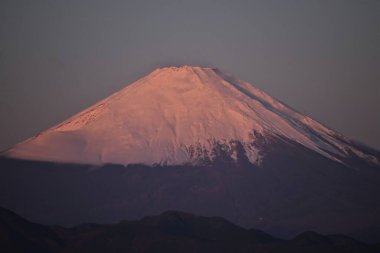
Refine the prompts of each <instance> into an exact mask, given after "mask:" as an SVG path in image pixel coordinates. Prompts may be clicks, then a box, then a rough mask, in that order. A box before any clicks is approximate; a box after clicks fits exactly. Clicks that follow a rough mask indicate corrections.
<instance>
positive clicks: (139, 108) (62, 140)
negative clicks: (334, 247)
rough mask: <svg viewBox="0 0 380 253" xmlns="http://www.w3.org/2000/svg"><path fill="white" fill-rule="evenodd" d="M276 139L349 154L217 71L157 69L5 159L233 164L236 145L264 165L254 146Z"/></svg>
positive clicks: (327, 134)
mask: <svg viewBox="0 0 380 253" xmlns="http://www.w3.org/2000/svg"><path fill="white" fill-rule="evenodd" d="M258 137H263V138H265V139H268V140H269V139H270V138H271V137H282V138H285V139H289V140H292V141H294V142H297V143H299V144H302V145H303V146H305V147H307V148H308V149H311V150H313V151H315V152H318V153H319V154H322V155H323V156H325V157H328V158H330V159H333V160H336V161H340V160H341V159H340V158H343V157H346V156H348V155H349V154H356V155H357V156H359V157H362V158H364V159H366V160H368V161H373V162H376V163H378V161H377V160H376V158H374V157H373V156H371V155H369V154H366V153H363V152H362V151H361V150H359V149H357V148H355V147H354V146H353V145H351V142H350V140H348V139H346V138H345V137H343V136H341V135H339V134H337V133H335V132H334V131H332V130H330V129H328V128H326V127H325V126H323V125H321V124H320V123H318V122H316V121H314V120H313V119H311V118H309V117H307V116H304V115H301V114H299V113H297V112H295V111H294V110H292V109H291V108H289V107H288V106H286V105H284V104H283V103H281V102H279V101H277V100H276V99H274V98H272V97H271V96H269V95H268V94H266V93H265V92H263V91H261V90H259V89H257V88H255V87H253V86H252V85H250V84H248V83H246V82H243V81H241V80H238V79H236V78H234V77H233V76H231V75H228V74H225V73H223V72H221V71H219V70H218V69H213V68H201V67H190V66H183V67H165V68H159V69H156V70H155V71H153V72H152V73H150V74H149V75H147V76H146V77H144V78H142V79H140V80H138V81H136V82H135V83H133V84H131V85H129V86H127V87H125V88H124V89H122V90H120V91H118V92H116V93H115V94H113V95H111V96H110V97H108V98H106V99H104V100H102V101H100V102H98V103H97V104H95V105H94V106H91V107H90V108H88V109H86V110H84V111H83V112H81V113H79V114H77V115H75V116H73V117H71V118H70V119H68V120H66V121H64V122H63V123H61V124H59V125H57V126H55V127H53V128H51V129H49V130H47V131H44V132H42V133H40V134H38V135H37V136H35V137H32V138H30V139H28V140H26V141H24V142H22V143H20V144H17V145H16V146H14V147H13V148H11V149H10V150H8V151H7V152H6V153H5V155H6V156H8V157H13V158H21V159H28V160H43V161H56V162H69V163H89V164H105V163H114V164H137V163H142V164H148V165H153V164H170V165H175V164H186V163H191V164H197V163H199V162H201V161H204V160H209V161H213V160H214V159H215V152H213V149H214V147H215V145H222V147H223V148H224V149H227V151H228V154H229V155H230V157H231V158H232V159H234V160H236V159H237V155H238V154H237V152H238V151H239V150H238V149H237V148H236V146H237V145H239V144H241V145H242V147H243V149H244V153H245V155H246V156H247V158H248V159H249V161H250V162H251V163H254V164H260V162H261V161H262V159H264V157H263V154H262V153H261V152H260V147H259V146H257V145H255V139H256V138H258Z"/></svg>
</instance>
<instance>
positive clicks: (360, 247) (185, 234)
mask: <svg viewBox="0 0 380 253" xmlns="http://www.w3.org/2000/svg"><path fill="white" fill-rule="evenodd" d="M0 233H1V235H2V236H1V237H0V251H1V252H15V253H24V252H25V253H32V252H49V253H55V252H60V253H73V252H83V253H85V252H92V253H94V252H115V253H117V252H152V253H153V252H199V253H202V252H207V253H209V252H218V253H220V252H257V253H270V252H271V253H276V252H281V253H284V252H303V253H312V252H326V253H335V252H337V253H338V252H339V253H346V252H347V253H355V252H357V253H376V252H379V250H380V249H379V247H378V246H375V245H367V244H364V243H361V242H359V241H356V240H354V239H352V238H349V237H345V236H342V235H329V236H323V235H320V234H317V233H315V232H305V233H302V234H300V235H299V236H297V237H296V238H294V239H292V240H281V239H277V238H275V237H272V236H270V235H268V234H266V233H264V232H262V231H259V230H254V229H249V230H248V229H244V228H241V227H238V226H236V225H234V224H232V223H230V222H229V221H227V220H225V219H223V218H220V217H202V216H196V215H192V214H189V213H183V212H176V211H168V212H165V213H162V214H161V215H159V216H150V217H145V218H143V219H141V220H139V221H122V222H119V223H115V224H103V225H99V224H85V225H80V226H76V227H73V228H63V227H59V226H51V227H47V226H42V225H39V224H35V223H31V222H29V221H27V220H25V219H23V218H21V217H19V216H18V215H16V214H14V213H12V212H10V211H8V210H6V209H2V208H0Z"/></svg>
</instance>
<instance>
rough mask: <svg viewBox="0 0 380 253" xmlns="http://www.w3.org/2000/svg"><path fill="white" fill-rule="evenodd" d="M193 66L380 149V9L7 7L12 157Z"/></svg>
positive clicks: (341, 2)
mask: <svg viewBox="0 0 380 253" xmlns="http://www.w3.org/2000/svg"><path fill="white" fill-rule="evenodd" d="M184 64H187V65H203V66H214V67H218V68H220V69H221V70H224V71H227V72H229V73H232V74H234V75H235V76H237V77H238V78H240V79H243V80H245V81H248V82H250V83H252V84H253V85H255V86H256V87H258V88H261V89H263V90H265V91H267V92H268V93H269V94H271V95H272V96H274V97H276V98H278V99H280V100H281V101H283V102H285V103H286V104H288V105H290V106H292V107H294V108H295V109H297V110H298V111H300V112H302V113H305V114H307V115H309V116H311V117H313V118H314V119H317V120H319V121H321V122H322V123H324V124H326V125H327V126H329V127H331V128H333V129H335V130H337V131H339V132H341V133H343V134H346V135H347V136H349V137H352V138H354V139H357V140H360V141H363V142H365V143H367V144H370V145H372V146H374V147H377V148H379V149H380V1H378V0H356V1H354V0H319V1H317V0H315V1H313V0H308V1H306V0H298V1H295V0H278V1H271V0H263V1H253V0H246V1H238V0H230V1H223V0H218V1H207V0H201V1H196V0H193V1H191V0H186V1H180V0H177V1H160V0H154V1H143V0H138V1H128V0H125V1H110V0H108V1H95V0H91V1H90V0H88V1H84V0H74V1H71V0H65V1H55V0H50V1H48V0H46V1H40V0H34V1H18V0H8V1H7V0H1V1H0V119H1V121H0V150H2V149H5V148H7V147H10V146H11V145H13V144H15V143H17V142H19V141H21V140H23V139H25V138H28V137H31V136H33V135H35V134H37V133H38V132H40V131H43V130H45V129H47V128H49V127H51V126H53V125H55V124H57V123H59V122H60V121H62V120H64V119H66V118H68V117H69V116H71V115H73V114H75V113H77V112H79V111H80V110H82V109H84V108H86V107H88V106H90V105H92V104H93V103H95V102H96V101H98V100H99V99H102V98H104V97H106V96H108V95H110V94H111V93H113V92H115V91H117V90H119V89H120V88H122V87H124V86H125V85H127V84H129V83H131V82H132V81H134V80H136V79H138V78H140V77H142V76H144V75H145V74H147V73H149V72H150V71H152V70H153V69H154V68H156V67H159V66H166V65H184Z"/></svg>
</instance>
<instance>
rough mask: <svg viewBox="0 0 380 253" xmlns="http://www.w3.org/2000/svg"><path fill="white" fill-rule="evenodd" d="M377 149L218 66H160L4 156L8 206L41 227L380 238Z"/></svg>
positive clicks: (0, 163) (0, 184)
mask: <svg viewBox="0 0 380 253" xmlns="http://www.w3.org/2000/svg"><path fill="white" fill-rule="evenodd" d="M379 161H380V152H379V151H377V150H375V149H372V148H370V147H366V146H364V145H362V144H359V143H357V142H355V141H352V140H351V139H349V138H347V137H345V136H343V135H341V134H339V133H336V132H334V131H333V130H331V129H329V128H327V127H325V126H323V125H321V124H320V123H318V122H316V121H314V120H313V119H311V118H309V117H307V116H304V115H301V114H300V113H298V112H296V111H294V110H293V109H291V108H289V107H288V106H286V105H284V104H283V103H281V102H279V101H277V100H275V99H274V98H272V97H270V96H269V95H267V94H266V93H264V92H263V91H260V90H259V89H256V88H254V87H253V86H251V85H250V84H248V83H245V82H243V81H240V80H238V79H236V78H234V77H232V76H231V75H228V74H225V73H222V72H221V71H220V70H217V69H212V68H200V67H189V66H184V67H168V68H161V69H157V70H155V71H153V72H152V73H151V74H149V75H147V76H146V77H144V78H142V79H140V80H138V81H137V82H135V83H133V84H131V85H129V86H127V87H126V88H124V89H122V90H121V91H119V92H117V93H115V94H114V95H112V96H110V97H108V98H106V99H104V100H103V101H101V102H99V103H97V104H96V105H94V106H92V107H90V108H89V109H87V110H85V111H83V112H81V113H79V114H78V115H75V116H73V117H72V118H71V119H68V120H67V121H64V122H63V123H61V124H59V125H57V126H55V127H52V128H51V129H49V130H47V131H44V132H42V133H41V134H38V135H37V136H35V137H33V138H31V139H29V140H26V141H24V142H22V143H20V144H18V145H16V146H14V147H12V148H11V149H9V150H7V151H5V152H4V153H3V156H2V157H0V205H1V206H4V207H6V208H9V209H11V210H14V211H16V212H17V213H20V214H21V215H22V216H23V217H26V218H27V219H30V220H32V221H34V222H38V223H42V224H60V225H70V226H72V225H77V224H81V223H93V222H95V223H114V222H118V221H119V220H123V219H128V220H133V219H141V218H142V217H144V216H149V215H157V214H159V213H162V212H164V211H167V210H179V211H184V212H190V213H194V214H196V215H205V216H220V217H224V218H226V219H228V220H231V221H232V222H233V223H236V224H238V225H239V226H243V227H245V228H250V227H255V228H257V229H260V230H263V231H265V232H268V233H270V234H273V235H274V236H277V237H281V238H292V237H294V236H295V235H297V234H299V233H301V232H303V231H316V232H317V233H322V234H346V235H349V236H353V237H354V238H357V239H360V240H363V241H366V242H380V198H379V197H378V196H379V194H380V165H379Z"/></svg>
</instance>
